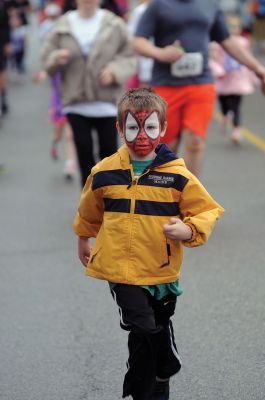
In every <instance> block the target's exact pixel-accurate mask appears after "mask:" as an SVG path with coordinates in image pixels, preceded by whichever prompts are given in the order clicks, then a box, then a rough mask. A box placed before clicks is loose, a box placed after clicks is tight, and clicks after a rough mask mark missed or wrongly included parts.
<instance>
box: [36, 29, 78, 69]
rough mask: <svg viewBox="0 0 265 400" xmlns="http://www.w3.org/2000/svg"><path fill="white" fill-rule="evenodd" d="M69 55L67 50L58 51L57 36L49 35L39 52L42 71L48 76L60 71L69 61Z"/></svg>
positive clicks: (54, 34)
mask: <svg viewBox="0 0 265 400" xmlns="http://www.w3.org/2000/svg"><path fill="white" fill-rule="evenodd" d="M70 58H71V54H70V51H69V50H68V49H59V48H58V44H57V34H56V33H55V32H53V33H51V34H50V35H48V36H47V37H46V39H45V40H44V43H43V47H42V50H41V60H42V64H43V69H45V71H47V73H48V74H49V75H54V74H55V73H56V72H58V71H60V69H61V68H62V67H64V66H65V65H66V64H67V63H68V62H69V60H70Z"/></svg>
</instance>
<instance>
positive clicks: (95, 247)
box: [88, 243, 102, 264]
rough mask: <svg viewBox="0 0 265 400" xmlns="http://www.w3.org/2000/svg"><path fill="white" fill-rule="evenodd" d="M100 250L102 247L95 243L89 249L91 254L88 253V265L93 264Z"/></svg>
mask: <svg viewBox="0 0 265 400" xmlns="http://www.w3.org/2000/svg"><path fill="white" fill-rule="evenodd" d="M101 249H102V246H101V245H100V244H99V245H97V243H95V244H94V245H93V247H92V249H91V253H90V257H89V261H88V264H93V263H94V261H95V259H96V258H97V257H98V255H99V253H100V250H101Z"/></svg>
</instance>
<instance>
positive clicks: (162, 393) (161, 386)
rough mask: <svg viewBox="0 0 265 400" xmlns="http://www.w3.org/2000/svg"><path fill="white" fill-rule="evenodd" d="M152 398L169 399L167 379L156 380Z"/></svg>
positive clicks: (157, 399)
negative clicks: (162, 380)
mask: <svg viewBox="0 0 265 400" xmlns="http://www.w3.org/2000/svg"><path fill="white" fill-rule="evenodd" d="M152 400H169V380H167V381H164V382H160V381H159V382H158V381H156V383H155V389H154V393H153V396H152Z"/></svg>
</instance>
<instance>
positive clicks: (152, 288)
mask: <svg viewBox="0 0 265 400" xmlns="http://www.w3.org/2000/svg"><path fill="white" fill-rule="evenodd" d="M152 161H153V160H148V161H135V160H131V164H132V167H133V173H134V175H135V176H136V177H137V176H140V175H142V173H143V172H144V170H145V169H146V168H147V167H148V166H149V165H150V164H151V163H152ZM114 286H115V283H111V282H110V287H111V288H113V287H114ZM140 287H142V288H144V289H146V290H148V291H149V293H150V294H151V295H152V296H154V297H155V298H156V299H157V300H161V299H162V298H163V297H165V296H167V295H168V294H170V293H173V294H174V295H175V296H180V295H181V294H182V293H183V290H182V289H181V287H180V286H179V280H176V281H175V282H171V283H160V284H158V285H140Z"/></svg>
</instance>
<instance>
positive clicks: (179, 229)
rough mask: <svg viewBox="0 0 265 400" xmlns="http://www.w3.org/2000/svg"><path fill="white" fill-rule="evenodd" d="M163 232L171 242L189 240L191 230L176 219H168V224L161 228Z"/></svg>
mask: <svg viewBox="0 0 265 400" xmlns="http://www.w3.org/2000/svg"><path fill="white" fill-rule="evenodd" d="M163 232H164V234H165V236H166V237H167V238H168V239H171V240H190V239H191V238H192V229H191V227H190V226H189V225H186V224H184V222H182V221H181V220H180V219H178V218H170V220H169V223H168V224H165V225H164V226H163Z"/></svg>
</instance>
